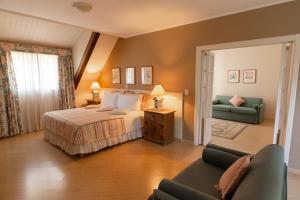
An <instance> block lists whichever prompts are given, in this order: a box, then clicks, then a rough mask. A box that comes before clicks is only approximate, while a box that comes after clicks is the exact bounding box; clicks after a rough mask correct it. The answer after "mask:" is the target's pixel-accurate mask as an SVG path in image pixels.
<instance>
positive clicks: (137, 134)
mask: <svg viewBox="0 0 300 200" xmlns="http://www.w3.org/2000/svg"><path fill="white" fill-rule="evenodd" d="M141 137H142V129H136V130H134V131H131V132H129V133H125V134H121V135H117V136H115V137H110V138H106V139H102V140H98V141H95V142H93V143H90V144H71V143H69V142H67V141H66V140H65V139H64V138H63V137H61V136H60V135H57V134H55V133H53V132H51V131H49V130H47V129H46V130H45V131H44V140H45V141H47V142H49V143H51V144H53V145H55V146H58V147H60V148H61V149H62V150H63V151H65V152H66V153H68V154H70V155H76V154H87V153H92V152H96V151H99V150H100V149H104V148H105V147H109V146H114V145H117V144H120V143H124V142H126V141H129V140H134V139H137V138H141Z"/></svg>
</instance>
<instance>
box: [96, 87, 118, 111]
mask: <svg viewBox="0 0 300 200" xmlns="http://www.w3.org/2000/svg"><path fill="white" fill-rule="evenodd" d="M119 94H120V93H119V92H110V91H106V90H104V91H103V92H102V99H101V107H109V108H116V107H117V100H118V96H119Z"/></svg>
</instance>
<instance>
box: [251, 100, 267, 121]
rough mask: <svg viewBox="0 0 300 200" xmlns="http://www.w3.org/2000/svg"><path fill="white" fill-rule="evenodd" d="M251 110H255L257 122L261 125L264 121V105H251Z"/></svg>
mask: <svg viewBox="0 0 300 200" xmlns="http://www.w3.org/2000/svg"><path fill="white" fill-rule="evenodd" d="M252 108H254V109H255V110H257V117H258V122H259V123H261V122H262V121H263V120H264V113H265V105H264V104H253V106H252Z"/></svg>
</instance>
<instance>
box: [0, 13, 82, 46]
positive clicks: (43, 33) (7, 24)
mask: <svg viewBox="0 0 300 200" xmlns="http://www.w3.org/2000/svg"><path fill="white" fill-rule="evenodd" d="M85 30H86V29H84V28H80V27H76V26H71V25H66V24H61V23H55V22H51V21H47V20H41V19H37V18H34V17H29V16H24V15H18V14H14V13H9V12H5V11H1V10H0V40H1V41H10V42H23V43H31V44H40V45H48V46H54V47H65V48H71V47H73V46H74V45H75V43H76V41H77V40H78V38H79V37H80V36H81V34H84V31H85Z"/></svg>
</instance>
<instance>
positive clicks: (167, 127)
mask: <svg viewBox="0 0 300 200" xmlns="http://www.w3.org/2000/svg"><path fill="white" fill-rule="evenodd" d="M174 113H175V111H174V110H167V109H165V110H160V111H157V110H153V109H147V110H145V111H144V130H143V136H144V138H145V139H146V140H150V141H153V142H157V143H160V144H162V145H166V144H169V143H171V142H173V141H174Z"/></svg>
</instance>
